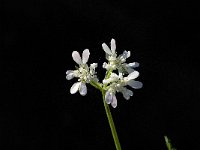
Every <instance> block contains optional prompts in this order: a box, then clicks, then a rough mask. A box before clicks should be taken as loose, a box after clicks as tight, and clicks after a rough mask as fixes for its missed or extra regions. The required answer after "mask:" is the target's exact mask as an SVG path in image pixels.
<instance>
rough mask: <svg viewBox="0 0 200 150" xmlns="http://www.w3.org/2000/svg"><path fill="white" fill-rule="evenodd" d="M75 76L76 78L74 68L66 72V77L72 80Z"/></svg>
mask: <svg viewBox="0 0 200 150" xmlns="http://www.w3.org/2000/svg"><path fill="white" fill-rule="evenodd" d="M73 78H74V73H73V70H67V72H66V79H67V80H71V79H73Z"/></svg>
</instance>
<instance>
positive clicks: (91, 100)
mask: <svg viewBox="0 0 200 150" xmlns="http://www.w3.org/2000/svg"><path fill="white" fill-rule="evenodd" d="M1 6H3V7H2V9H1V10H3V11H2V12H3V17H2V19H1V20H2V21H1V24H2V32H1V33H2V34H1V35H2V36H3V40H2V48H1V49H2V50H1V60H3V61H2V65H1V75H3V77H2V78H1V80H3V82H1V86H2V88H3V91H1V92H2V94H1V103H2V105H1V113H0V121H1V122H0V126H1V133H0V136H1V137H2V140H1V141H0V145H1V146H2V148H1V149H18V148H26V149H27V150H29V149H30V150H32V149H34V150H35V149H58V150H67V149H69V150H81V149H89V150H97V149H101V150H102V149H103V150H114V149H115V147H114V143H113V140H112V135H111V132H110V129H109V125H108V122H107V118H106V114H105V111H104V107H103V103H102V99H101V93H100V92H98V91H97V90H95V89H93V88H92V87H91V86H89V85H88V94H87V96H85V97H82V96H80V95H79V94H75V95H71V94H70V93H69V89H70V87H71V85H72V84H73V83H74V82H76V79H73V80H71V81H67V80H66V78H65V72H66V71H67V70H68V69H74V66H75V62H74V61H73V60H72V57H71V53H72V51H74V50H76V51H79V52H80V53H81V52H82V51H83V50H84V49H85V48H89V49H90V52H91V55H90V59H89V63H92V62H98V63H99V69H98V73H99V74H100V78H101V79H102V77H103V75H104V73H105V71H104V70H102V69H101V64H102V63H103V62H104V61H105V54H104V51H103V50H102V48H101V44H102V43H103V42H106V43H107V44H109V43H110V40H111V38H114V39H116V42H117V51H118V53H119V54H120V53H122V52H123V50H130V51H131V53H132V56H131V58H129V59H128V62H133V61H137V62H139V63H140V64H141V65H140V67H139V68H138V71H139V72H140V77H139V78H138V80H139V81H142V82H143V83H144V87H143V88H142V89H141V90H135V91H134V93H135V94H134V96H133V97H132V98H131V100H129V101H126V100H124V99H123V97H122V96H121V95H120V94H118V95H117V98H118V107H117V108H116V109H112V108H111V110H112V114H113V117H114V120H115V124H116V127H117V131H118V135H119V138H120V142H121V145H122V149H123V150H132V149H137V150H147V149H148V150H149V149H154V150H166V147H165V143H164V138H163V136H164V135H167V136H168V137H169V138H170V139H171V140H172V143H173V145H175V147H176V148H177V149H178V150H184V149H185V150H186V149H187V150H188V149H199V143H198V136H199V132H198V131H199V130H198V128H199V127H198V121H199V120H200V119H199V114H198V113H199V100H200V99H199V98H200V96H199V92H200V86H199V83H200V82H199V81H200V80H199V58H200V57H199V55H198V51H199V45H198V42H199V36H200V34H199V23H198V20H199V15H198V13H199V7H198V5H197V4H195V3H192V2H189V1H184V0H183V1H176V0H171V1H162V2H160V1H156V0H154V1H144V0H141V1H132V2H129V1H123V2H120V1H114V0H113V1H106V0H102V1H94V0H84V1H83V0H57V1H47V0H40V1H39V0H29V1H14V0H13V1H12V0H6V1H4V2H3V3H2V4H1ZM4 146H5V147H6V148H5V147H4ZM3 147H4V148H3ZM192 147H193V148H192Z"/></svg>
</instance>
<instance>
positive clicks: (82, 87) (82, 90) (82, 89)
mask: <svg viewBox="0 0 200 150" xmlns="http://www.w3.org/2000/svg"><path fill="white" fill-rule="evenodd" d="M79 93H80V94H81V95H82V96H85V95H86V94H87V87H86V85H85V83H82V82H81V84H80V86H79Z"/></svg>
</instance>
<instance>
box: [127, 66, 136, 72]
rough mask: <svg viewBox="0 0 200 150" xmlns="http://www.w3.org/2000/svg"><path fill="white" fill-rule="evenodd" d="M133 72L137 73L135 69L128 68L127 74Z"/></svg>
mask: <svg viewBox="0 0 200 150" xmlns="http://www.w3.org/2000/svg"><path fill="white" fill-rule="evenodd" d="M133 71H135V70H134V69H133V68H131V67H128V68H127V72H128V73H132V72H133Z"/></svg>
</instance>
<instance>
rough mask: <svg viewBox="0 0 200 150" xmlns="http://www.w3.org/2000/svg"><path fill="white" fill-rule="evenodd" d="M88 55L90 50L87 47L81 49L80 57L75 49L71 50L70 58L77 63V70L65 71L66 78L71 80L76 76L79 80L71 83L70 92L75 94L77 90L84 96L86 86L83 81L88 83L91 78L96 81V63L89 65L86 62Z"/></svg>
mask: <svg viewBox="0 0 200 150" xmlns="http://www.w3.org/2000/svg"><path fill="white" fill-rule="evenodd" d="M89 55H90V52H89V50H88V49H85V50H84V51H83V53H82V59H81V56H80V54H79V53H78V52H77V51H73V52H72V58H73V60H74V61H75V62H76V63H77V64H78V65H79V67H77V70H68V71H67V72H66V79H67V80H71V79H73V78H74V77H76V78H79V79H78V81H79V82H76V83H74V84H73V85H72V87H71V89H70V93H71V94H75V93H76V92H77V91H78V90H79V93H80V94H81V95H82V96H84V95H86V94H87V87H86V84H85V83H90V81H91V80H94V81H98V79H97V77H96V72H95V68H96V67H97V63H93V64H91V65H90V67H88V65H87V64H86V63H87V62H88V59H89Z"/></svg>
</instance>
